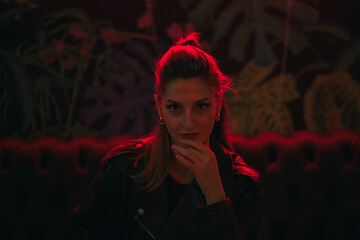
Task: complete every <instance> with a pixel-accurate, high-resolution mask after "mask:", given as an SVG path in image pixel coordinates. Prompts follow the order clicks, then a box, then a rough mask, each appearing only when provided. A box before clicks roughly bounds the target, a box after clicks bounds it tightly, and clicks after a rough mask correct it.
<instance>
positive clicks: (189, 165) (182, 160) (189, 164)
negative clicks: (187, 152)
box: [175, 154, 194, 172]
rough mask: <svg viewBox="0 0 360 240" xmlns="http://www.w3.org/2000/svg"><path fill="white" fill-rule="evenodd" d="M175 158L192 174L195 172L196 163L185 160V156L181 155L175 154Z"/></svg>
mask: <svg viewBox="0 0 360 240" xmlns="http://www.w3.org/2000/svg"><path fill="white" fill-rule="evenodd" d="M175 158H176V159H177V160H178V161H179V162H180V163H181V164H182V165H184V166H185V167H186V168H188V169H189V170H190V171H191V172H193V171H194V163H193V162H191V161H190V160H188V159H186V158H184V157H183V156H181V155H180V154H175Z"/></svg>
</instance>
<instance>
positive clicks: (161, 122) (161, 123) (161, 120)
mask: <svg viewBox="0 0 360 240" xmlns="http://www.w3.org/2000/svg"><path fill="white" fill-rule="evenodd" d="M160 125H161V126H164V125H165V120H164V118H163V117H161V116H160Z"/></svg>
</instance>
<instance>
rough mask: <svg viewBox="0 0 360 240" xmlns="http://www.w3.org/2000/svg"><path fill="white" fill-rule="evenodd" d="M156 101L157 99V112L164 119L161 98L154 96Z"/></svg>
mask: <svg viewBox="0 0 360 240" xmlns="http://www.w3.org/2000/svg"><path fill="white" fill-rule="evenodd" d="M154 99H155V103H156V109H157V111H158V113H159V116H160V117H162V112H161V104H160V99H159V96H158V95H157V94H154Z"/></svg>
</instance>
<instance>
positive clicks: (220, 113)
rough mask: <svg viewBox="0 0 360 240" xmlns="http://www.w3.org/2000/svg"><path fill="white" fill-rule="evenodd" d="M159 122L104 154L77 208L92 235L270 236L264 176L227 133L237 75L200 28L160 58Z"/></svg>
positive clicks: (78, 222)
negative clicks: (210, 48) (226, 69)
mask: <svg viewBox="0 0 360 240" xmlns="http://www.w3.org/2000/svg"><path fill="white" fill-rule="evenodd" d="M155 77H156V83H155V90H156V94H155V102H156V106H157V110H158V113H159V119H160V121H159V125H158V128H157V129H156V131H155V133H154V134H153V135H151V136H150V137H148V138H145V139H139V140H133V141H130V142H127V143H125V144H122V145H121V146H118V147H116V148H115V149H114V150H112V151H111V152H109V153H108V154H107V155H106V156H105V157H104V159H103V160H102V162H101V163H102V164H101V169H100V170H99V172H98V174H97V176H96V178H95V180H94V181H93V183H92V185H91V188H90V195H89V197H88V198H87V200H85V201H83V202H82V203H81V204H79V205H78V206H77V208H76V209H75V210H74V215H75V217H74V219H75V220H74V225H73V226H76V228H77V229H80V230H82V231H84V232H85V233H86V234H87V235H88V237H89V239H258V238H264V236H265V235H264V231H263V224H264V220H263V219H264V206H263V205H264V204H263V199H262V197H261V196H260V192H259V189H258V183H259V175H258V173H257V172H256V171H255V170H253V169H252V168H250V167H249V166H247V165H246V164H245V162H244V161H243V160H242V159H241V158H240V157H239V156H238V155H236V154H235V153H232V152H230V151H229V150H228V149H229V148H230V146H229V142H228V140H227V136H226V130H227V125H226V123H227V114H226V104H225V103H224V94H225V92H226V90H228V89H229V88H230V85H231V79H230V78H228V77H227V76H225V75H224V74H222V73H221V71H220V70H219V68H218V66H217V63H216V60H215V59H214V58H213V57H211V56H210V55H209V54H207V53H206V52H204V51H203V50H202V49H201V47H200V45H199V43H198V34H196V33H194V34H191V35H189V36H188V37H187V38H185V39H182V40H180V41H179V42H178V43H177V44H176V45H175V46H173V47H171V48H170V49H169V50H168V52H166V53H165V54H164V56H163V57H162V58H161V59H160V61H159V62H158V63H157V66H156V69H155Z"/></svg>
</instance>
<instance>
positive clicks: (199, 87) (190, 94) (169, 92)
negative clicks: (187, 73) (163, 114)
mask: <svg viewBox="0 0 360 240" xmlns="http://www.w3.org/2000/svg"><path fill="white" fill-rule="evenodd" d="M162 95H163V98H164V99H171V100H174V101H179V102H181V101H187V100H194V101H197V100H199V99H203V98H211V97H213V96H215V94H214V91H213V89H212V87H211V86H210V84H209V83H207V82H206V81H204V80H202V79H201V78H178V79H175V80H174V81H172V82H171V83H169V84H167V86H166V88H165V89H164V91H163V94H162Z"/></svg>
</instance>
